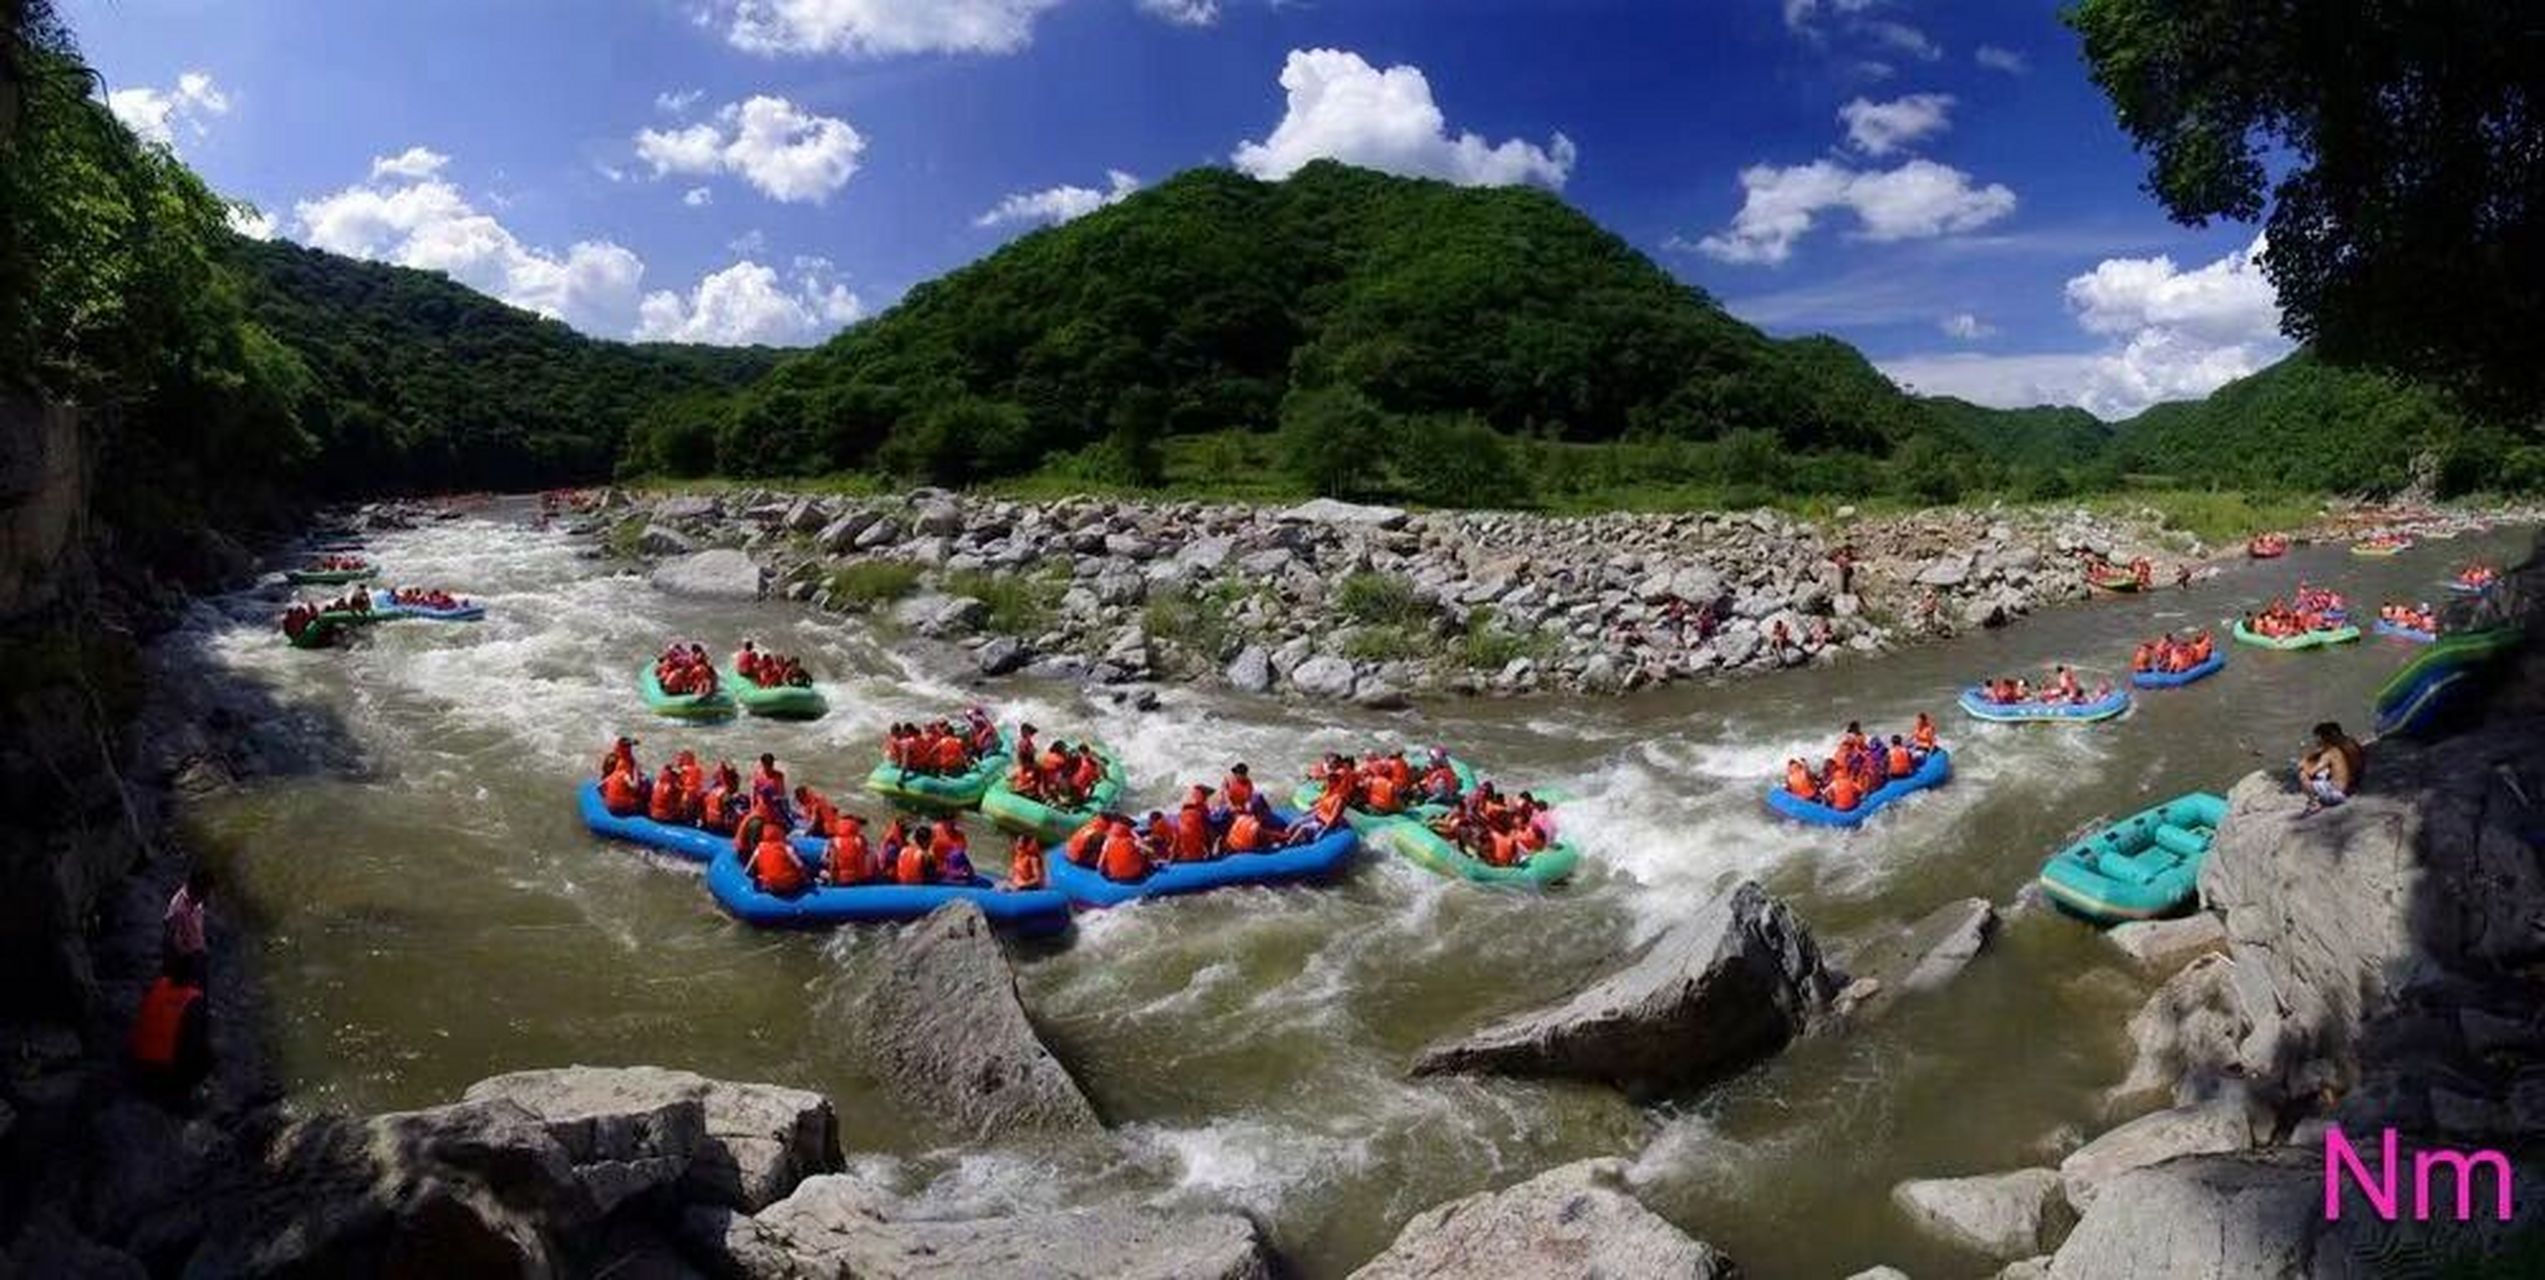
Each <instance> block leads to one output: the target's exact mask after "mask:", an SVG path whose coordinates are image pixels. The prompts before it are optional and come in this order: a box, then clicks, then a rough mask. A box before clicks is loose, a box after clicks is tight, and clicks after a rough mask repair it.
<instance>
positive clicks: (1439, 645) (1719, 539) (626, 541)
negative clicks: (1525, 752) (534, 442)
mask: <svg viewBox="0 0 2545 1280" xmlns="http://www.w3.org/2000/svg"><path fill="white" fill-rule="evenodd" d="M2150 516H2151V517H2152V513H2150ZM576 527H578V528H580V529H582V530H585V531H587V532H590V533H592V534H595V535H597V536H599V537H601V538H602V539H603V540H604V542H605V544H606V546H607V547H608V548H609V550H610V551H611V552H612V553H613V554H619V555H624V556H627V557H629V558H631V559H633V560H637V561H640V562H643V563H645V564H647V565H649V566H650V567H651V572H652V574H653V575H654V581H655V583H656V585H657V586H659V587H661V588H663V589H664V590H667V591H675V592H682V593H687V594H695V595H708V596H716V595H731V596H742V597H749V596H755V595H759V594H764V593H765V594H771V595H777V596H783V597H785V598H788V599H794V600H801V601H804V602H806V603H808V604H811V605H813V606H814V607H816V608H821V609H825V610H830V611H834V612H872V613H875V614H878V615H881V616H885V617H888V618H890V619H891V620H892V621H893V622H894V623H896V624H897V625H900V626H902V627H903V628H905V629H906V630H907V631H908V632H909V633H911V634H912V635H914V636H916V637H918V638H920V639H921V640H923V641H927V642H933V643H935V644H936V645H937V646H938V648H939V650H940V651H941V652H942V653H943V654H944V655H946V656H947V657H948V658H949V660H950V663H949V665H953V664H956V663H959V664H961V665H964V666H968V667H970V668H972V669H973V670H975V671H977V672H979V673H981V674H984V675H992V676H996V675H1006V674H1009V673H1012V672H1024V673H1027V674H1030V675H1036V676H1044V677H1052V678H1066V679H1089V680H1093V681H1096V682H1099V683H1105V684H1128V683H1133V682H1139V681H1147V680H1168V679H1172V680H1179V681H1188V682H1189V681H1196V680H1200V681H1211V682H1219V683H1224V684H1226V685H1228V686H1231V687H1234V688H1237V689H1239V690H1242V691H1246V692H1253V693H1265V692H1272V691H1275V690H1280V691H1284V692H1289V693H1295V694H1298V695H1301V696H1305V697H1311V698H1324V699H1337V700H1343V699H1349V700H1353V701H1357V702H1360V703H1363V704H1366V705H1377V706H1388V705H1394V704H1397V703H1400V702H1402V701H1404V700H1405V699H1407V698H1409V697H1415V696H1422V695H1428V694H1441V693H1458V694H1481V693H1491V694H1515V693H1526V692H1534V691H1540V690H1562V691H1578V692H1593V693H1614V692H1621V691H1624V690H1629V689H1635V688H1640V687H1644V686H1649V685H1656V684H1665V683H1670V682H1673V681H1681V680H1691V679H1705V678H1714V677H1720V676H1730V675H1739V674H1744V673H1751V672H1759V671H1767V670H1773V669H1777V668H1781V667H1793V666H1801V665H1805V664H1809V663H1815V662H1828V661H1834V660H1836V659H1838V658H1839V657H1841V656H1843V655H1851V654H1852V655H1865V654H1874V653H1879V652H1882V651H1883V650H1885V649H1888V648H1891V647H1893V646H1896V645H1900V644H1904V643H1909V642H1911V641H1913V640H1917V639H1922V638H1929V637H1940V636H1947V635H1951V634H1954V633H1956V632H1958V631H1964V630H1969V629H1974V628H1980V627H1991V626H2001V625H2004V624H2006V623H2008V622H2010V621H2012V620H2014V619H2017V618H2020V617H2022V616H2023V615H2025V614H2027V613H2030V612H2032V611H2034V610H2036V609H2040V608H2044V607H2048V606H2050V605H2054V604H2058V603H2062V602H2068V601H2074V600H2081V599H2084V598H2085V597H2086V595H2087V594H2088V590H2089V589H2088V587H2087V585H2086V580H2085V565H2086V562H2087V558H2088V557H2090V556H2099V557H2104V558H2108V559H2112V560H2116V561H2127V560H2129V559H2131V558H2133V557H2136V556H2141V555H2145V556H2148V557H2151V558H2153V559H2156V560H2158V561H2159V562H2161V563H2163V564H2164V565H2166V566H2167V567H2168V569H2167V571H2168V573H2169V574H2170V571H2171V568H2172V566H2175V565H2178V564H2190V563H2192V562H2196V561H2199V560H2201V559H2203V558H2204V557H2206V556H2208V555H2209V554H2210V548H2208V547H2206V546H2204V545H2202V544H2201V543H2200V542H2199V541H2198V539H2196V538H2192V537H2191V536H2189V535H2187V534H2183V533H2179V532H2173V531H2168V530H2165V529H2163V528H2161V527H2159V525H2158V523H2157V522H2156V521H2154V520H2153V519H2152V518H2149V519H2138V520H2114V519H2109V518H2105V517H2101V516H2097V515H2095V514H2093V513H2091V512H2088V511H2086V510H2084V509H2082V508H2068V509H2050V510H2030V509H2028V510H2022V511H2003V512H1987V511H1962V510H1939V511H1930V512H1922V513H1919V514H1916V515H1910V516H1900V517H1885V518H1881V519H1865V520H1857V519H1853V518H1849V519H1846V520H1843V521H1840V522H1838V523H1837V524H1835V525H1834V526H1831V527H1823V526H1820V525H1816V524H1813V523H1810V522H1806V521H1802V520H1799V519H1796V518H1793V517H1791V516H1787V515H1783V514H1781V513H1778V512H1774V511H1769V510H1758V511H1750V512H1740V513H1711V512H1710V513H1699V514H1667V515H1638V514H1616V515H1600V516H1590V517H1581V518H1561V517H1550V516H1538V515H1526V514H1514V513H1500V512H1435V513H1422V514H1415V513H1408V512H1405V511H1401V510H1396V509H1393V508H1386V507H1369V506H1357V505H1353V504H1348V503H1339V502H1331V501H1325V500H1319V501H1314V502H1307V503H1302V504H1300V505H1298V506H1294V507H1289V508H1283V509H1268V508H1256V507H1240V506H1208V505H1200V504H1194V503H1166V502H1160V503H1148V502H1126V501H1116V500H1100V499H1091V498H1076V499H1066V500H1061V501H1056V502H1045V503H1028V502H1016V501H1008V500H1002V499H995V498H984V497H978V496H973V495H963V494H953V493H946V492H943V491H938V490H921V491H918V492H915V493H911V494H908V495H904V496H900V497H894V498H889V499H846V498H833V497H823V496H811V495H791V494H786V493H779V492H770V491H751V492H741V493H731V494H722V495H703V494H643V493H630V492H614V493H611V494H608V495H605V496H604V497H603V499H602V500H601V503H600V505H599V509H598V510H597V511H595V512H593V513H591V514H589V515H586V516H584V517H582V518H581V520H580V522H579V524H578V525H577V526H576Z"/></svg>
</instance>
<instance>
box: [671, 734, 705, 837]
mask: <svg viewBox="0 0 2545 1280" xmlns="http://www.w3.org/2000/svg"><path fill="white" fill-rule="evenodd" d="M672 762H673V763H674V764H676V765H679V766H680V820H681V821H683V822H687V823H695V822H697V821H698V818H699V813H700V810H701V809H702V808H703V807H704V805H705V802H706V799H707V768H706V766H704V765H702V764H700V763H698V753H697V752H695V751H689V750H683V751H682V752H681V753H680V754H679V755H678V756H675V757H673V761H672Z"/></svg>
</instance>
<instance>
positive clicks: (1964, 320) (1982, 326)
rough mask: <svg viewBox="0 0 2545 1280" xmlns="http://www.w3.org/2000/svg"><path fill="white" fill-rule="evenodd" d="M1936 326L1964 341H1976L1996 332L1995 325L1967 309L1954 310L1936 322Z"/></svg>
mask: <svg viewBox="0 0 2545 1280" xmlns="http://www.w3.org/2000/svg"><path fill="white" fill-rule="evenodd" d="M1937 327H1938V328H1940V329H1942V330H1944V332H1945V333H1947V334H1949V335H1951V336H1953V337H1956V338H1960V339H1961V340H1963V341H1964V342H1976V341H1978V340H1979V339H1981V338H1985V337H1988V336H1990V335H1992V334H1994V333H1996V332H1997V326H1996V325H1993V324H1990V323H1988V322H1987V321H1985V320H1982V319H1980V318H1979V317H1978V316H1975V315H1972V314H1971V313H1970V312H1968V311H1960V312H1955V313H1954V314H1952V315H1949V316H1946V317H1944V319H1943V320H1942V321H1941V322H1939V323H1938V325H1937Z"/></svg>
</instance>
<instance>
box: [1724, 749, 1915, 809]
mask: <svg viewBox="0 0 2545 1280" xmlns="http://www.w3.org/2000/svg"><path fill="white" fill-rule="evenodd" d="M1952 777H1953V753H1952V752H1950V751H1946V750H1944V749H1943V748H1941V747H1939V748H1937V749H1935V750H1933V751H1930V752H1928V753H1926V759H1924V760H1921V761H1919V762H1918V767H1917V770H1916V771H1915V772H1913V773H1911V774H1909V775H1908V776H1906V777H1901V778H1893V779H1891V780H1890V781H1888V782H1885V783H1883V784H1882V785H1881V786H1879V787H1876V788H1874V789H1873V793H1872V794H1870V795H1868V796H1866V797H1865V798H1864V799H1862V800H1860V801H1858V802H1857V803H1856V807H1855V808H1853V809H1833V808H1831V807H1829V806H1828V805H1825V804H1822V803H1820V802H1819V801H1817V800H1805V799H1804V798H1802V797H1801V796H1798V795H1795V794H1794V793H1793V792H1791V791H1788V790H1786V789H1785V788H1783V787H1781V786H1774V785H1771V786H1770V787H1769V788H1768V792H1767V807H1768V808H1769V809H1771V810H1773V811H1775V813H1776V814H1777V816H1779V817H1784V818H1791V819H1793V820H1794V821H1796V822H1804V823H1809V824H1811V825H1813V826H1816V827H1856V826H1862V825H1864V822H1865V820H1866V819H1868V818H1871V817H1872V816H1873V815H1875V814H1877V813H1880V812H1882V811H1883V810H1885V809H1888V808H1890V807H1891V806H1892V805H1893V804H1895V803H1897V802H1899V801H1901V800H1905V799H1907V798H1908V797H1910V796H1913V795H1915V794H1917V793H1918V792H1921V791H1924V790H1927V789H1928V788H1930V787H1940V786H1943V785H1944V784H1945V783H1946V782H1947V781H1949V780H1951V778H1952Z"/></svg>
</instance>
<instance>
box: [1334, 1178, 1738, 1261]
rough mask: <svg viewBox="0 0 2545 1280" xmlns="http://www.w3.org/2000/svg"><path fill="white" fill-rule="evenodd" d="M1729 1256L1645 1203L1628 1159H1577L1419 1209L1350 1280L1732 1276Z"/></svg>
mask: <svg viewBox="0 0 2545 1280" xmlns="http://www.w3.org/2000/svg"><path fill="white" fill-rule="evenodd" d="M1738 1274H1739V1269H1738V1268H1736V1267H1734V1266H1733V1265H1732V1262H1731V1260H1730V1259H1728V1258H1726V1257H1724V1256H1723V1255H1722V1254H1721V1253H1718V1252H1716V1251H1715V1249H1714V1248H1713V1247H1712V1246H1710V1245H1707V1244H1705V1243H1704V1242H1702V1241H1699V1240H1696V1239H1693V1238H1691V1237H1690V1236H1689V1235H1688V1234H1687V1233H1686V1232H1683V1231H1681V1230H1680V1229H1679V1228H1677V1227H1674V1226H1672V1225H1670V1223H1668V1222H1667V1221H1665V1220H1663V1219H1662V1217H1661V1216H1660V1215H1659V1214H1656V1213H1654V1212H1653V1211H1652V1210H1650V1209H1647V1208H1645V1207H1644V1206H1643V1205H1642V1204H1641V1203H1640V1202H1638V1201H1637V1200H1636V1199H1635V1197H1634V1195H1633V1194H1632V1193H1631V1192H1630V1191H1629V1190H1628V1189H1627V1186H1626V1177H1625V1165H1624V1163H1623V1162H1622V1161H1617V1160H1584V1161H1580V1162H1578V1163H1574V1164H1568V1165H1561V1166H1558V1167H1557V1168H1554V1169H1550V1170H1548V1171H1547V1172H1545V1173H1541V1174H1539V1175H1538V1176H1536V1177H1534V1178H1531V1179H1529V1180H1528V1181H1526V1182H1523V1183H1520V1184H1519V1185H1517V1186H1513V1187H1506V1188H1504V1189H1502V1190H1500V1191H1480V1192H1477V1193H1476V1194H1474V1195H1472V1196H1468V1197H1466V1198H1465V1199H1462V1200H1453V1201H1451V1202H1449V1203H1448V1204H1444V1205H1440V1206H1438V1207H1436V1208H1432V1209H1428V1210H1425V1211H1424V1212H1422V1213H1419V1214H1416V1215H1415V1216H1414V1219H1413V1220H1412V1221H1411V1222H1408V1223H1406V1224H1405V1229H1404V1230H1403V1231H1400V1232H1398V1233H1397V1236H1396V1242H1395V1243H1393V1244H1391V1245H1389V1246H1388V1247H1387V1250H1386V1251H1385V1252H1383V1253H1381V1254H1379V1256H1377V1257H1375V1258H1372V1259H1371V1260H1370V1261H1369V1262H1368V1263H1366V1264H1364V1265H1363V1266H1362V1267H1361V1269H1360V1270H1358V1271H1355V1272H1353V1273H1352V1276H1353V1280H1423V1278H1428V1277H1440V1276H1515V1277H1517V1276H1528V1277H1531V1280H1611V1278H1614V1280H1625V1277H1630V1276H1632V1277H1645V1276H1651V1277H1665V1276H1666V1277H1680V1278H1682V1280H1732V1278H1733V1277H1735V1276H1737V1275H1738Z"/></svg>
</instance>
